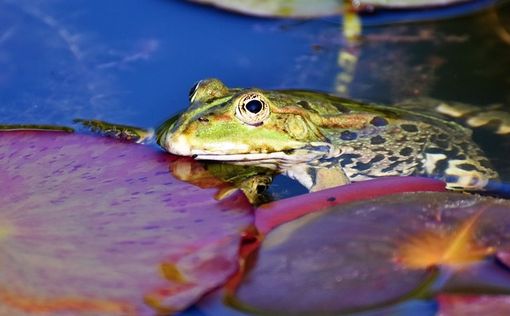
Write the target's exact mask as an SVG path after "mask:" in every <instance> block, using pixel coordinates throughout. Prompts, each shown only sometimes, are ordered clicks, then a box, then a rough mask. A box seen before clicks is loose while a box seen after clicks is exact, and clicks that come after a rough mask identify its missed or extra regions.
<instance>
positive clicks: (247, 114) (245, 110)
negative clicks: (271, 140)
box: [236, 94, 269, 126]
mask: <svg viewBox="0 0 510 316" xmlns="http://www.w3.org/2000/svg"><path fill="white" fill-rule="evenodd" d="M236 116H237V118H238V119H240V120H241V121H243V122H244V123H246V124H249V125H255V126H256V125H260V124H262V123H263V122H264V120H265V119H267V118H268V116H269V106H268V105H267V103H266V101H265V100H264V99H263V98H262V97H261V96H260V95H258V94H249V95H246V96H244V97H243V98H241V99H240V101H239V104H238V106H237V108H236Z"/></svg>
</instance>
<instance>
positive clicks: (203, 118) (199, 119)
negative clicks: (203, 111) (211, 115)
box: [198, 116, 209, 122]
mask: <svg viewBox="0 0 510 316" xmlns="http://www.w3.org/2000/svg"><path fill="white" fill-rule="evenodd" d="M198 121H199V122H209V119H208V118H205V117H203V116H201V117H199V118H198Z"/></svg>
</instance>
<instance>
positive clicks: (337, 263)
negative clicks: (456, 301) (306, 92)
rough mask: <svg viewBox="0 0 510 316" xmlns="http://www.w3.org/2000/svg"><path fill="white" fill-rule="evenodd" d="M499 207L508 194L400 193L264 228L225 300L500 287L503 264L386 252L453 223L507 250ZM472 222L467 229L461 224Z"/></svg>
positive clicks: (302, 306)
mask: <svg viewBox="0 0 510 316" xmlns="http://www.w3.org/2000/svg"><path fill="white" fill-rule="evenodd" d="M480 210H484V211H483V213H481V215H480V217H479V218H478V219H476V214H478V212H479V211H480ZM509 211H510V202H509V201H504V200H497V199H493V198H483V197H479V196H476V195H466V194H459V193H407V194H398V195H391V196H386V197H383V198H379V199H374V200H369V201H362V202H356V203H351V204H346V205H339V206H336V207H331V208H329V209H327V210H325V211H322V212H316V213H313V214H309V215H307V216H304V217H301V218H300V219H298V220H295V221H293V222H290V223H287V224H283V225H281V226H279V227H277V228H276V229H274V230H272V231H271V232H270V233H269V234H268V235H267V236H266V238H265V240H263V242H262V246H261V248H260V251H259V252H258V253H257V255H256V256H253V257H252V260H253V261H252V262H251V263H250V264H248V265H247V266H248V267H252V268H251V269H248V271H247V272H246V273H245V274H244V279H243V281H242V283H241V284H240V285H239V286H238V287H237V290H236V291H235V294H233V296H229V299H230V302H231V303H232V305H233V306H236V307H237V308H240V309H242V310H244V311H250V312H254V313H267V314H269V315H272V314H278V315H286V314H289V315H321V314H325V315H330V314H336V313H341V312H350V311H357V310H366V309H371V308H375V307H382V306H385V305H392V304H394V303H396V302H399V301H401V300H406V299H408V298H410V297H422V296H423V295H427V294H429V295H432V294H434V293H436V292H437V291H441V290H445V291H449V292H451V291H454V292H456V291H461V292H462V291H464V292H466V291H469V292H472V291H476V290H477V289H479V290H480V291H489V292H490V293H493V292H498V293H510V272H509V271H507V270H506V269H501V268H496V267H497V265H494V263H493V262H492V261H490V260H489V261H481V262H480V264H477V265H472V266H471V267H472V268H468V267H465V268H463V269H459V270H448V269H446V270H444V269H443V266H442V265H441V266H439V267H438V269H428V268H410V267H406V266H404V265H402V264H401V263H399V262H396V261H395V257H396V256H397V255H398V254H399V249H401V246H402V243H403V242H405V241H408V240H409V239H410V238H411V237H412V236H420V235H421V234H423V232H424V231H432V232H445V231H446V232H448V231H449V232H451V231H454V230H455V229H457V241H459V240H460V241H463V240H465V238H464V237H463V236H465V235H469V236H470V238H471V239H469V240H472V242H473V244H475V245H477V246H478V247H480V248H481V249H487V248H489V247H495V248H497V249H498V250H502V249H510V229H509V228H510V218H509V217H508V216H507V214H508V212H509ZM475 222H476V228H477V229H476V231H474V232H473V235H470V234H465V233H462V232H466V231H470V229H467V228H468V227H469V226H470V225H472V224H474V223H475ZM463 224H464V227H462V225H463ZM468 224H469V225H468ZM459 227H461V229H460V230H459ZM454 248H455V247H454ZM461 248H462V247H461ZM477 258H480V257H477ZM423 267H425V265H423ZM233 289H235V287H234V288H233Z"/></svg>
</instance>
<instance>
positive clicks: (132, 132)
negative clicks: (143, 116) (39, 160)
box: [73, 119, 154, 143]
mask: <svg viewBox="0 0 510 316" xmlns="http://www.w3.org/2000/svg"><path fill="white" fill-rule="evenodd" d="M73 122H74V123H78V124H80V125H82V126H84V127H86V128H88V129H89V130H90V131H91V132H93V133H96V134H99V135H103V136H108V137H112V138H116V139H122V140H127V141H131V142H135V143H143V142H146V141H147V140H149V139H151V138H152V136H153V135H154V131H152V130H150V129H143V128H139V127H135V126H130V125H121V124H113V123H109V122H105V121H100V120H85V119H74V120H73Z"/></svg>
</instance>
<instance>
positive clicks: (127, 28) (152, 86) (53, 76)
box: [0, 0, 510, 315]
mask: <svg viewBox="0 0 510 316" xmlns="http://www.w3.org/2000/svg"><path fill="white" fill-rule="evenodd" d="M492 3H494V1H474V2H473V3H468V4H462V5H459V6H454V7H451V8H446V9H435V10H432V11H426V10H413V11H398V12H394V11H383V12H380V13H377V14H368V15H367V16H365V17H364V24H365V25H366V26H367V27H366V28H365V29H364V31H363V35H364V37H363V40H362V42H360V43H358V44H357V45H352V44H349V43H347V42H346V41H345V39H343V38H342V36H341V19H340V18H334V17H329V18H321V19H315V20H309V21H296V20H290V19H261V18H254V17H249V16H241V15H236V14H231V13H228V12H223V11H220V10H216V9H213V8H208V7H202V6H198V5H193V4H190V3H187V2H185V1H177V0H150V1H147V0H143V1H142V0H124V1H122V3H120V2H114V1H109V2H104V1H90V0H87V1H86V0H76V1H64V0H48V1H32V0H0V104H1V105H0V117H1V118H2V119H1V120H2V122H3V123H50V124H63V125H66V124H69V123H70V122H71V121H72V119H73V118H76V117H84V118H97V119H104V120H108V121H113V122H120V123H125V124H132V125H136V126H142V127H143V126H145V127H151V126H157V125H158V124H160V123H161V122H163V121H164V120H165V119H166V118H168V117H169V116H171V115H173V114H175V113H178V112H179V111H181V110H183V109H184V108H185V107H186V106H187V103H188V100H187V98H188V90H189V89H190V87H191V86H192V85H193V83H194V82H196V81H197V80H200V79H203V78H209V77H217V78H220V79H221V80H223V81H224V82H225V83H226V84H227V85H229V86H231V87H260V88H264V89H277V88H306V89H314V90H321V91H326V92H330V93H336V94H340V95H344V96H349V97H352V98H355V99H360V100H364V101H370V102H382V103H396V102H399V101H402V100H406V99H409V98H419V97H431V98H434V99H441V100H448V101H456V102H463V103H469V104H476V105H480V106H491V105H494V104H502V105H504V107H503V108H504V109H506V110H508V111H509V112H510V108H509V107H508V106H509V105H510V72H509V71H508V70H509V69H510V58H508V56H510V3H509V2H498V5H497V6H496V7H492V6H490V5H491V4H492ZM409 20H420V21H421V22H420V23H395V24H393V22H403V21H409ZM343 53H348V54H350V55H352V56H355V57H356V58H357V62H356V67H355V68H354V69H351V70H349V69H346V68H345V67H342V66H341V65H339V62H338V60H339V56H341V55H342V54H343ZM346 78H347V79H346ZM474 138H475V140H476V141H477V142H478V143H479V144H480V145H481V146H482V147H483V149H484V150H485V151H486V153H487V154H488V156H489V157H490V158H491V160H492V162H493V163H494V165H495V167H496V169H497V170H498V171H499V172H500V173H501V175H502V178H503V179H504V180H509V179H510V162H509V161H508V159H507V157H508V155H509V154H510V141H509V140H510V138H509V136H505V135H496V134H495V133H494V128H491V127H490V128H485V129H480V130H476V131H475V134H474ZM274 187H275V188H276V189H273V191H274V192H272V194H275V195H277V196H286V195H291V194H296V193H299V192H303V189H302V188H300V187H299V186H297V185H291V184H290V182H289V180H286V179H283V178H278V179H277V180H276V182H275V186H274ZM213 301H214V300H211V302H213ZM410 306H411V307H409V306H404V307H399V308H401V310H400V311H399V312H401V313H404V314H405V313H407V312H408V309H407V308H412V309H419V310H420V311H421V312H422V313H423V314H424V315H426V314H430V313H431V312H433V311H435V309H434V306H435V305H434V303H433V302H431V303H430V304H429V303H419V304H414V305H413V304H411V305H410ZM215 308H217V306H216V305H215V303H210V304H209V305H207V307H206V310H207V309H208V310H211V311H213V312H211V313H210V315H214V314H215V312H214V311H215ZM221 313H226V311H224V310H223V311H222V312H221ZM231 313H232V315H240V314H239V313H237V312H234V311H231ZM216 314H217V313H216ZM182 315H209V313H207V312H204V311H203V310H202V311H200V310H199V309H195V310H192V311H189V312H186V313H183V314H182ZM374 315H375V314H374Z"/></svg>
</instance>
